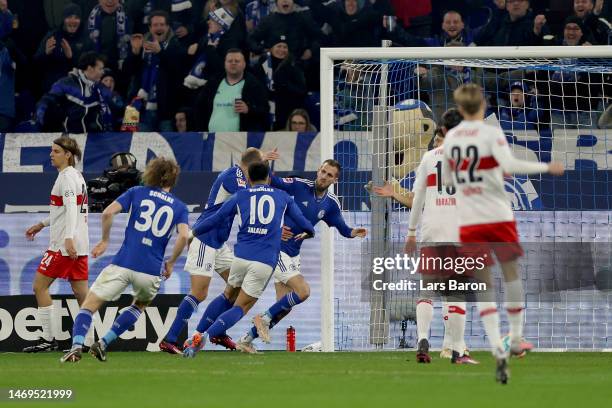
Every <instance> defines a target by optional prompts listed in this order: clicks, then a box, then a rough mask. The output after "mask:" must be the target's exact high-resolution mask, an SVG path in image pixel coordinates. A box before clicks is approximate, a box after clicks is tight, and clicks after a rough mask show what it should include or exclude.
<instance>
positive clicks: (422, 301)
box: [416, 299, 433, 305]
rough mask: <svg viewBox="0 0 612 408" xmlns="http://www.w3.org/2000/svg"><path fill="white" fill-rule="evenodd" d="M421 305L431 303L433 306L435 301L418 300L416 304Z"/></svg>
mask: <svg viewBox="0 0 612 408" xmlns="http://www.w3.org/2000/svg"><path fill="white" fill-rule="evenodd" d="M419 303H429V304H430V305H433V301H432V300H431V299H419V300H417V302H416V304H417V305H418V304H419Z"/></svg>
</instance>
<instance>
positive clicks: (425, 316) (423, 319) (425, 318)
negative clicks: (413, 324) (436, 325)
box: [416, 299, 433, 341]
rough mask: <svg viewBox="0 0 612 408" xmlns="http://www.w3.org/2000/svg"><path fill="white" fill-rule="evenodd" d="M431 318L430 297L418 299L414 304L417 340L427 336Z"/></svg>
mask: <svg viewBox="0 0 612 408" xmlns="http://www.w3.org/2000/svg"><path fill="white" fill-rule="evenodd" d="M432 318H433V302H432V300H431V299H419V300H417V305H416V319H417V334H418V336H419V340H418V341H421V339H427V338H429V329H430V327H431V319H432Z"/></svg>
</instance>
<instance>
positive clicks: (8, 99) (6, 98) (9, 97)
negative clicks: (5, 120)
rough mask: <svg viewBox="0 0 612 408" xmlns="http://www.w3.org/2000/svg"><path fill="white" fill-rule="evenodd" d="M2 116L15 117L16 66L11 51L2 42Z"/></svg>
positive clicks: (0, 96) (0, 63) (0, 64)
mask: <svg viewBox="0 0 612 408" xmlns="http://www.w3.org/2000/svg"><path fill="white" fill-rule="evenodd" d="M0 115H2V116H6V117H9V118H14V117H15V65H14V62H13V58H12V57H11V53H10V52H9V49H8V48H7V47H5V46H4V43H3V42H2V41H0Z"/></svg>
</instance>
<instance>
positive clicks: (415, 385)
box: [0, 352, 612, 408]
mask: <svg viewBox="0 0 612 408" xmlns="http://www.w3.org/2000/svg"><path fill="white" fill-rule="evenodd" d="M474 355H475V357H476V358H477V359H480V360H481V361H482V364H481V365H479V366H451V365H450V363H449V362H448V360H440V359H438V358H435V359H434V361H433V362H432V364H429V365H417V364H416V363H415V361H414V353H413V352H406V353H404V352H385V353H383V352H375V353H335V354H320V353H285V352H269V353H265V354H262V355H255V356H253V355H244V354H239V353H222V352H201V353H199V354H198V356H197V357H196V358H195V359H192V360H186V359H183V358H181V357H178V356H171V355H168V354H162V353H121V352H115V353H112V352H111V353H109V357H108V361H107V362H106V363H100V362H98V361H97V360H95V359H94V358H93V357H91V356H88V355H86V356H84V358H83V360H81V361H80V362H79V363H76V364H68V363H66V364H61V363H60V362H59V358H60V356H61V355H60V354H58V353H46V354H38V355H31V354H30V355H28V354H11V353H7V354H0V388H18V387H28V388H36V387H41V388H66V387H69V388H72V389H73V390H74V392H75V399H74V401H73V402H72V403H65V402H64V403H57V404H56V403H52V402H44V403H39V404H38V406H44V407H51V406H63V407H66V406H78V407H88V408H90V407H92V408H93V407H106V408H108V407H115V406H118V407H168V408H175V407H176V408H183V407H196V406H197V407H202V408H208V407H212V408H216V407H228V408H241V407H249V408H254V407H257V408H259V407H266V408H272V407H283V408H286V407H290V408H298V407H307V408H315V407H316V408H318V407H351V408H353V407H369V408H379V407H381V408H382V407H384V408H387V407H389V406H395V407H418V406H421V407H424V408H430V407H431V408H436V407H453V408H457V407H471V408H477V407H484V406H487V407H496V408H499V407H512V408H517V407H520V408H525V407H538V408H541V407H555V408H558V407H572V408H580V407H581V406H582V404H584V403H587V404H589V406H609V405H608V404H609V403H610V400H611V398H612V387H611V384H612V355H610V354H606V353H532V354H530V355H529V356H527V357H526V358H524V359H522V360H512V361H511V378H510V382H509V384H508V385H507V386H501V385H499V384H496V383H495V381H494V377H493V374H494V362H493V359H492V357H491V356H490V354H488V353H474ZM381 403H384V404H385V405H381ZM389 404H392V405H389ZM400 404H401V405H400ZM5 406H6V407H8V406H19V407H26V406H36V404H34V403H30V402H20V403H6V402H0V408H3V407H5Z"/></svg>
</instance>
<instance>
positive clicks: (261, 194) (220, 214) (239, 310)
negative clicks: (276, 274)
mask: <svg viewBox="0 0 612 408" xmlns="http://www.w3.org/2000/svg"><path fill="white" fill-rule="evenodd" d="M248 172H249V173H248V174H249V183H250V186H251V187H249V188H247V189H244V190H240V191H238V192H237V193H236V194H234V195H233V196H232V197H231V198H230V199H229V200H227V201H226V202H225V203H224V204H223V205H222V206H221V208H220V209H219V210H218V211H217V212H216V213H215V214H213V215H211V216H210V217H208V218H205V219H203V220H201V221H200V222H198V223H196V225H195V227H194V234H196V235H200V234H203V233H205V232H206V231H210V230H212V229H214V227H215V225H218V224H220V223H226V222H227V221H228V220H229V221H230V222H231V221H232V220H233V219H234V216H236V215H238V220H239V232H238V238H237V243H236V246H235V247H234V250H235V254H236V255H235V257H234V261H233V262H232V267H231V269H230V274H229V278H228V280H227V286H226V288H225V291H224V292H223V296H224V298H225V299H226V300H227V301H228V302H231V306H230V307H229V308H227V309H226V310H221V309H218V311H220V312H219V313H218V314H216V315H214V314H212V313H209V314H208V318H209V319H211V320H212V322H213V323H212V324H211V325H209V326H208V327H207V328H206V330H205V331H200V329H198V330H197V331H196V332H195V333H194V334H193V335H192V336H191V338H189V339H187V341H186V342H185V350H184V352H183V355H184V356H185V357H195V354H196V353H197V352H198V351H199V350H201V349H202V347H204V345H205V344H206V341H207V339H209V338H212V337H218V336H220V335H222V334H223V333H225V331H226V330H228V329H229V328H231V327H232V326H234V325H235V324H236V323H237V322H238V321H239V320H240V319H242V317H243V316H244V315H245V314H246V313H247V312H248V311H249V310H250V309H251V307H253V305H254V304H255V302H257V299H258V298H259V297H261V294H262V293H263V291H264V289H265V288H266V285H267V284H268V281H269V280H270V278H272V274H273V271H274V268H275V267H276V265H277V263H278V259H279V251H280V249H281V234H282V227H283V225H282V222H283V219H284V218H285V216H289V217H291V219H292V220H294V221H295V223H296V226H297V228H299V229H300V230H301V231H303V232H301V233H299V234H297V235H296V236H295V237H294V239H295V240H300V239H304V238H308V237H311V236H314V227H313V226H312V224H311V223H310V222H309V221H308V220H307V219H306V218H304V215H302V213H301V211H300V209H299V208H298V206H297V205H296V203H295V201H294V200H293V198H291V196H290V195H289V194H287V193H286V192H284V191H282V190H279V189H277V188H274V187H271V186H270V185H268V182H269V177H268V174H269V172H270V168H269V167H268V165H267V164H266V163H264V162H258V163H252V164H251V165H249V169H248ZM233 299H235V301H233Z"/></svg>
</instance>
